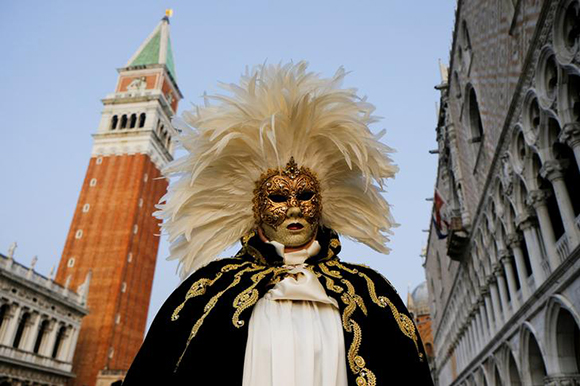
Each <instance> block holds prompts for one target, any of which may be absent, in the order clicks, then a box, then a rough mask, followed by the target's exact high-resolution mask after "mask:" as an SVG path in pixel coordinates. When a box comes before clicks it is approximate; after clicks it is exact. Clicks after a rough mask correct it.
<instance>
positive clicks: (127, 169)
mask: <svg viewBox="0 0 580 386" xmlns="http://www.w3.org/2000/svg"><path fill="white" fill-rule="evenodd" d="M181 98H182V95H181V92H180V91H179V89H178V87H177V84H176V81H175V69H174V65H173V56H172V52H171V42H170V40H169V20H168V18H167V17H165V18H163V19H162V21H161V23H159V25H158V26H157V28H156V29H155V30H154V31H153V33H152V34H151V35H150V36H149V37H148V38H147V39H146V40H145V42H144V43H143V44H142V45H141V47H140V48H139V49H138V51H137V52H136V53H135V54H134V55H133V57H132V58H131V59H130V60H129V63H128V64H127V65H126V66H125V67H124V68H121V69H119V79H118V83H117V87H116V88H115V92H114V93H112V94H109V95H107V97H105V98H104V99H103V104H104V109H103V113H102V118H101V122H100V125H99V128H98V130H97V132H96V133H95V134H94V135H93V137H94V145H93V151H92V157H91V159H90V162H89V166H88V169H87V173H86V176H85V180H84V183H83V186H82V189H81V192H80V196H79V200H78V203H77V207H76V209H75V213H74V216H73V220H72V223H71V227H70V230H69V233H68V236H67V240H66V244H65V247H64V250H63V254H62V257H61V260H60V264H59V269H58V272H57V276H56V281H57V282H59V283H61V284H62V285H65V286H68V287H70V288H72V289H76V288H77V287H78V286H79V285H81V284H82V283H83V282H84V281H85V278H86V276H87V274H88V272H91V273H92V280H91V282H90V288H89V293H88V301H87V307H88V309H89V315H88V316H87V317H85V319H84V320H83V324H82V327H81V331H80V334H79V339H78V343H77V349H76V355H75V358H74V362H73V372H74V373H75V374H76V379H74V380H73V381H72V382H71V384H72V385H78V386H82V385H91V386H92V385H101V384H107V385H109V384H110V383H112V382H113V381H115V380H117V379H120V378H122V377H123V376H124V373H125V372H126V370H127V369H128V368H129V366H130V364H131V362H132V361H133V358H134V356H135V354H136V353H137V351H138V349H139V347H140V346H141V343H142V341H143V336H144V333H145V327H146V322H147V312H148V308H149V301H150V295H151V287H152V284H153V275H154V271H155V262H156V259H157V251H158V247H159V235H158V234H159V225H160V221H159V220H158V219H156V218H154V217H153V215H152V214H153V212H154V211H155V204H156V203H157V202H159V200H160V198H161V197H162V196H163V194H164V193H165V192H166V190H167V185H168V181H167V180H166V179H164V178H162V176H161V172H160V169H161V167H162V166H163V165H164V164H165V163H167V162H169V161H171V159H172V156H171V153H172V142H171V137H172V136H173V135H175V134H176V133H175V131H174V129H173V128H172V127H171V124H170V119H171V117H172V116H173V114H175V112H176V110H177V104H178V101H179V100H180V99H181Z"/></svg>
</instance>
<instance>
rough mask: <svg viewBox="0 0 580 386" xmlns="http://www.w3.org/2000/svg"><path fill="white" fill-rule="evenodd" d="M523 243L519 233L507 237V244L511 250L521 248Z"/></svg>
mask: <svg viewBox="0 0 580 386" xmlns="http://www.w3.org/2000/svg"><path fill="white" fill-rule="evenodd" d="M521 243H522V237H521V236H520V235H519V234H517V233H510V234H509V235H507V244H508V246H509V247H510V248H512V249H513V248H519V247H520V245H521Z"/></svg>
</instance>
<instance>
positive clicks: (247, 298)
mask: <svg viewBox="0 0 580 386" xmlns="http://www.w3.org/2000/svg"><path fill="white" fill-rule="evenodd" d="M287 271H288V269H287V268H282V267H270V268H267V269H266V270H264V271H261V272H258V273H256V274H254V275H253V276H252V282H253V284H252V285H251V286H249V287H248V288H246V289H245V290H243V291H242V292H240V294H239V295H238V296H236V298H235V299H234V303H233V304H234V308H235V309H236V311H235V312H234V316H233V317H232V323H233V324H234V326H235V327H237V328H240V327H242V326H243V325H244V324H245V322H244V321H243V320H240V315H241V314H242V312H244V310H246V309H247V308H249V307H251V306H253V305H254V304H256V302H257V301H258V299H259V296H260V294H259V292H258V290H257V289H256V286H257V285H258V283H260V281H262V280H263V279H264V278H265V277H266V276H268V275H269V274H270V273H274V278H272V280H275V279H276V277H280V273H284V272H287Z"/></svg>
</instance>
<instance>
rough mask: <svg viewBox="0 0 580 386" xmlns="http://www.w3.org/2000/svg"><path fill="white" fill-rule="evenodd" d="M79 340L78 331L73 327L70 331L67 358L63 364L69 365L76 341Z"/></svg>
mask: <svg viewBox="0 0 580 386" xmlns="http://www.w3.org/2000/svg"><path fill="white" fill-rule="evenodd" d="M78 339H79V329H78V327H73V328H72V331H71V342H70V346H69V350H68V357H67V358H66V359H65V362H69V363H71V362H72V360H73V356H74V353H75V349H76V347H77V340H78Z"/></svg>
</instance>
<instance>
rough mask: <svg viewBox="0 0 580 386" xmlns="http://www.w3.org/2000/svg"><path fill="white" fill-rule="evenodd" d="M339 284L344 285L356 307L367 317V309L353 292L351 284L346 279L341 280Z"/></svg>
mask: <svg viewBox="0 0 580 386" xmlns="http://www.w3.org/2000/svg"><path fill="white" fill-rule="evenodd" d="M341 282H342V283H344V284H345V285H346V288H347V290H348V294H349V295H350V297H351V298H352V299H353V300H354V301H355V303H356V304H357V305H358V307H359V308H360V309H361V311H362V312H363V313H364V314H365V315H368V312H367V307H366V306H365V303H364V301H363V299H362V298H361V297H360V296H359V295H357V293H356V292H355V290H354V286H353V285H352V283H351V282H350V281H348V280H346V279H342V280H341Z"/></svg>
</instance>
